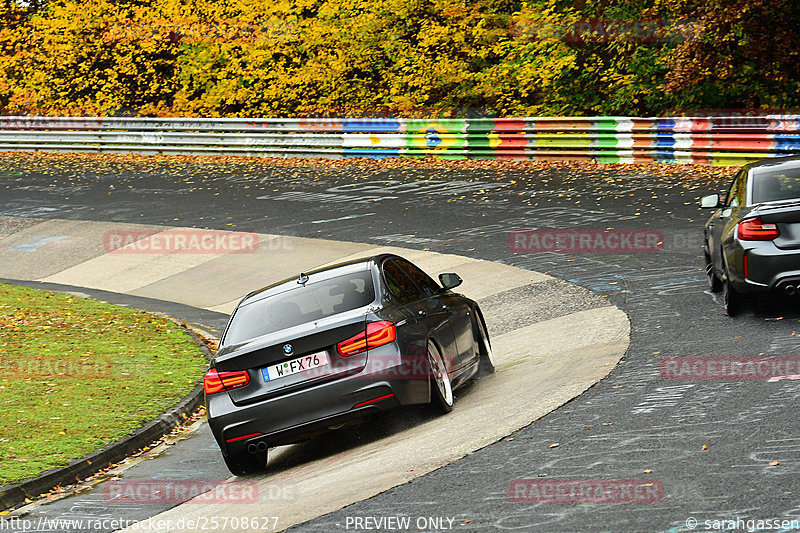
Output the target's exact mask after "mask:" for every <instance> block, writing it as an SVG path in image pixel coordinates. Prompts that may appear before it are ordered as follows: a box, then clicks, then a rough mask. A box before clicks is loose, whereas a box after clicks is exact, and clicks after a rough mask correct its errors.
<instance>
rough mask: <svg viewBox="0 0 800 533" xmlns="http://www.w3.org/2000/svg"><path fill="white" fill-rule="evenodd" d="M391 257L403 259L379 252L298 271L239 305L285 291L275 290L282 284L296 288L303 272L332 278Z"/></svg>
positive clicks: (252, 293)
mask: <svg viewBox="0 0 800 533" xmlns="http://www.w3.org/2000/svg"><path fill="white" fill-rule="evenodd" d="M389 257H395V258H400V259H402V258H401V257H400V256H398V255H395V254H377V255H372V256H368V257H362V258H360V259H353V260H350V261H344V262H341V263H336V264H334V265H328V266H324V267H321V268H317V269H314V270H309V271H308V272H302V273H301V272H298V273H297V275H296V276H292V277H290V278H286V279H283V280H281V281H278V282H276V283H273V284H271V285H267V286H266V287H262V288H260V289H257V290H255V291H252V292H251V293H249V294H248V295H247V296H245V297H244V298H242V300H241V301H240V302H239V305H244V304H248V303H252V302H254V301H257V300H261V299H262V298H267V297H269V296H272V295H274V294H278V293H281V292H284V291H283V290H275V289H279V288H280V287H281V286H282V285H285V286H286V287H285V289H286V290H288V289H289V288H294V286H295V284H296V283H297V282H298V280H299V279H300V276H301V275H302V274H305V275H307V276H314V277H315V278H316V279H315V281H319V280H324V279H330V278H334V277H338V276H344V275H347V274H354V273H356V272H363V271H365V270H369V269H370V268H372V266H373V265H377V264H380V263H381V262H382V261H383V260H384V259H387V258H389ZM320 274H322V275H320Z"/></svg>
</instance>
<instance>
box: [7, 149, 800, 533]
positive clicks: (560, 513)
mask: <svg viewBox="0 0 800 533" xmlns="http://www.w3.org/2000/svg"><path fill="white" fill-rule="evenodd" d="M31 161H32V160H31V159H30V158H25V159H24V160H21V162H15V161H14V160H13V159H8V158H5V159H2V160H0V191H2V193H0V216H7V217H35V218H57V219H72V220H95V221H103V222H110V223H115V222H116V223H137V224H153V225H174V226H182V227H183V226H194V227H205V228H214V229H225V230H240V231H254V232H259V233H270V234H283V235H292V236H298V237H312V238H324V239H333V240H341V241H352V242H362V243H368V244H373V245H393V246H404V247H408V248H413V249H418V250H422V249H428V250H431V251H435V252H441V253H451V254H459V255H466V256H469V257H474V258H480V259H486V260H490V261H497V262H501V263H506V264H509V265H514V266H517V267H521V268H525V269H530V270H535V271H539V272H545V273H547V274H549V275H551V276H554V277H557V278H561V279H564V280H568V281H572V282H574V283H577V284H578V285H581V286H583V287H585V288H587V289H590V290H592V291H595V292H597V293H599V295H600V297H604V298H607V299H608V300H609V301H610V302H611V303H613V304H614V305H617V306H618V307H620V308H621V309H623V310H624V311H626V312H627V313H628V314H629V315H630V317H631V323H632V339H631V345H630V348H629V350H628V353H627V354H626V356H625V358H624V360H623V361H622V362H621V363H620V364H619V365H618V366H617V367H616V368H615V369H614V370H613V371H612V373H611V374H610V375H609V377H607V378H606V379H604V380H603V381H601V382H600V383H599V384H597V385H596V386H595V387H593V388H591V389H590V390H589V391H587V392H586V393H584V394H583V395H582V396H580V397H579V398H577V399H575V400H573V401H572V402H570V403H568V404H566V405H564V406H562V407H560V408H559V409H557V410H555V411H554V412H552V413H550V414H548V415H547V416H545V417H543V418H541V419H540V420H537V421H536V422H535V423H533V424H532V425H530V426H528V427H526V428H525V429H522V430H520V431H518V432H516V433H515V434H513V435H511V436H509V437H508V438H505V439H502V440H500V441H499V442H497V443H495V444H492V445H490V446H488V447H486V448H483V449H482V450H480V451H478V452H475V453H473V454H471V455H468V456H467V457H465V458H463V459H461V460H459V461H457V462H455V463H453V464H450V465H448V466H446V467H443V468H440V469H439V470H436V471H434V472H432V473H430V474H428V475H426V476H423V477H420V478H417V479H415V480H414V481H412V482H410V483H407V484H404V485H401V486H398V487H396V488H394V489H391V490H388V491H386V492H383V493H381V494H379V495H377V496H375V497H372V498H369V499H367V500H365V501H362V502H359V503H356V504H354V505H351V506H348V507H346V508H344V509H341V510H339V511H337V512H334V513H331V514H328V515H325V516H322V517H320V518H317V519H315V520H313V521H311V522H307V523H304V524H300V525H298V526H295V527H293V528H291V530H292V531H295V530H296V531H339V530H357V529H362V530H363V529H367V527H368V526H376V525H377V524H380V525H381V526H380V527H372V529H373V530H400V527H399V526H400V525H402V524H403V522H402V521H391V522H390V521H386V520H385V519H386V518H387V517H399V518H402V517H408V518H410V524H411V526H410V528H411V529H413V530H420V529H422V530H426V531H431V530H435V531H440V530H460V531H498V530H510V531H599V530H606V531H666V530H671V531H692V530H724V529H725V527H726V526H733V527H727V530H737V529H738V530H742V531H743V530H745V529H746V526H747V524H748V522H747V521H748V520H752V521H753V522H750V523H749V524H752V525H753V526H754V528H755V527H759V525H758V524H759V523H758V521H759V520H760V521H762V522H761V523H760V527H761V528H762V530H772V531H779V530H781V528H780V527H772V525H770V526H769V527H768V526H767V523H766V522H765V521H767V520H771V521H773V523H774V521H776V520H791V519H798V520H800V497H798V496H799V495H800V476H798V474H799V473H800V437H797V436H796V435H795V433H796V431H797V428H798V425H800V422H798V416H797V415H798V409H797V407H796V404H795V401H796V399H797V397H798V394H799V393H800V389H799V388H798V387H799V386H800V384H798V383H796V379H795V378H797V376H785V379H779V380H773V381H767V380H763V379H762V380H744V379H728V380H710V381H709V380H693V379H681V380H674V379H665V378H664V377H663V376H662V374H661V372H660V363H661V361H662V358H665V357H692V356H717V357H727V356H736V357H757V356H774V357H797V356H800V345H799V343H798V339H797V335H796V331H797V330H798V329H800V328H799V327H798V319H800V313H798V310H797V304H796V302H795V301H783V300H771V301H767V302H764V303H762V304H760V305H756V306H753V307H752V308H751V309H750V310H748V311H747V312H745V313H744V314H743V315H742V316H739V317H736V318H730V317H727V316H725V315H724V313H723V308H722V303H721V301H720V298H719V296H717V295H711V294H710V293H708V292H707V288H706V280H705V277H704V273H703V269H702V253H701V249H700V242H701V235H702V223H703V221H704V220H705V218H706V217H707V215H708V213H707V212H703V211H701V210H700V209H699V208H698V207H697V200H698V198H699V197H700V196H702V195H704V194H707V193H708V192H717V191H719V190H721V189H722V188H724V187H725V185H726V184H727V180H728V178H727V177H706V176H703V175H702V174H698V173H697V172H692V173H689V172H688V171H687V172H686V174H685V175H683V174H682V173H681V172H679V171H674V170H673V171H669V172H668V171H666V170H664V171H655V170H653V169H652V168H641V167H633V166H632V167H625V166H614V167H601V166H597V167H595V168H594V169H584V170H578V169H573V168H571V167H569V166H563V167H558V166H551V167H530V168H527V169H526V168H515V167H513V166H506V167H497V168H492V167H487V168H479V169H473V170H469V169H466V168H462V167H454V168H445V167H441V168H433V169H422V168H415V167H413V166H407V167H403V166H399V167H398V168H382V167H373V166H367V167H357V166H343V165H337V166H335V167H333V168H328V167H326V163H324V162H323V163H319V165H310V166H268V165H265V164H263V163H252V164H250V163H248V162H247V161H244V162H233V163H200V164H193V163H191V162H189V161H179V162H163V161H156V160H148V161H147V162H146V163H142V164H134V163H130V162H126V161H125V160H121V161H119V162H114V161H111V162H108V161H104V162H102V163H91V164H90V163H88V162H81V160H79V159H78V160H73V161H72V162H71V163H70V164H57V163H55V160H53V159H44V160H42V161H38V162H36V163H35V164H33V163H32V162H31ZM86 161H89V160H86ZM730 175H731V176H732V172H731V173H730ZM532 228H550V229H556V230H562V231H563V230H570V229H582V230H604V229H607V228H616V229H625V228H627V229H634V230H651V231H658V232H661V234H662V235H663V249H661V251H659V252H657V253H636V254H624V255H623V254H615V253H570V254H562V253H521V254H515V253H514V252H513V251H512V249H511V248H510V246H509V233H510V232H513V231H515V230H525V229H532ZM518 394H519V395H524V394H525V390H519V391H518ZM505 401H507V402H509V403H513V402H515V401H518V399H515V397H514V395H511V396H509V397H508V398H506V399H505ZM197 431H198V432H200V431H202V427H200V428H198V429H197ZM185 442H191V439H189V440H188V441H185ZM556 444H557V445H556ZM179 445H180V444H179ZM337 446H338V444H337ZM337 449H338V448H337ZM206 452H207V451H206V450H197V449H193V448H192V447H191V446H185V447H184V448H183V449H181V450H178V449H177V446H176V449H174V450H170V453H172V454H173V455H175V454H177V456H178V457H181V458H182V459H180V460H182V461H188V460H194V459H200V464H206V465H209V464H210V463H212V462H213V461H214V458H213V454H211V453H208V454H207V453H206ZM333 456H334V457H335V454H334V455H333ZM208 468H210V469H213V468H217V469H218V471H219V469H220V468H222V469H224V467H223V466H222V465H221V461H220V462H219V464H217V465H213V466H209V467H208ZM220 472H221V471H220ZM218 475H222V474H218ZM525 478H534V479H536V480H542V479H544V480H550V481H552V482H554V483H557V482H558V481H564V480H572V481H575V480H586V481H587V482H598V481H603V480H606V481H609V480H647V481H648V485H649V486H651V487H654V489H652V490H654V491H656V492H658V494H657V497H655V498H651V501H630V502H624V503H622V502H619V501H617V502H608V501H606V502H597V503H586V502H583V503H575V502H559V503H541V502H540V503H530V502H519V501H513V500H512V498H510V497H509V487H510V484H512V483H513V482H514V480H518V479H525ZM659 491H660V492H659ZM65 501H69V500H65ZM308 505H310V506H313V505H314V502H309V503H308ZM154 511H156V512H158V510H154ZM382 517H383V518H384V521H383V522H376V521H375V520H380V519H381V518H382ZM737 519H738V520H739V522H736V520H737ZM419 520H422V521H421V522H419ZM706 521H708V522H706ZM721 521H733V522H728V523H723V522H721ZM420 525H421V526H422V527H421V528H420V527H419V526H420ZM394 526H398V527H394ZM792 527H794V529H798V530H800V523H796V524H794V526H789V527H786V528H784V529H783V530H785V531H790V530H793V529H792Z"/></svg>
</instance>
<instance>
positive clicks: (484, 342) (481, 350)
mask: <svg viewBox="0 0 800 533" xmlns="http://www.w3.org/2000/svg"><path fill="white" fill-rule="evenodd" d="M475 322H476V323H477V332H476V333H477V335H476V340H477V342H478V357H479V358H480V362H479V363H478V377H485V376H488V375H490V374H494V353H493V352H492V343H491V342H489V334H488V333H487V332H486V325H485V324H484V323H483V317H481V316H480V315H476V316H475Z"/></svg>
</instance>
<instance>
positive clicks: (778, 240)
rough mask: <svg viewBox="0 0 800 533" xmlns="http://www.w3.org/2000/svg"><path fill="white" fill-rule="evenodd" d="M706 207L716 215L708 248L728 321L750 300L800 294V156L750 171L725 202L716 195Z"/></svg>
mask: <svg viewBox="0 0 800 533" xmlns="http://www.w3.org/2000/svg"><path fill="white" fill-rule="evenodd" d="M700 205H701V207H706V208H715V209H716V211H715V212H714V214H713V215H712V216H711V218H710V219H709V220H708V222H707V223H706V226H705V239H704V247H703V248H704V252H705V259H706V273H707V275H708V280H709V286H710V288H711V290H712V291H715V292H716V291H719V290H724V296H725V308H726V312H727V313H728V315H730V316H734V315H736V314H737V313H738V312H739V310H740V307H741V303H742V299H743V297H746V296H747V295H751V296H755V295H757V294H759V293H767V292H778V293H783V294H787V295H795V294H798V293H800V156H792V157H778V158H774V159H767V160H763V161H758V162H755V163H750V164H748V165H745V166H744V167H742V168H741V170H740V171H739V172H738V173H737V174H736V177H735V178H734V180H733V183H732V184H731V188H730V190H729V191H728V194H727V196H726V198H725V199H724V200H721V199H720V197H719V195H717V194H712V195H710V196H706V197H704V198H702V199H701V200H700Z"/></svg>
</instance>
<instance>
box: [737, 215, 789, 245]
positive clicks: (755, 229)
mask: <svg viewBox="0 0 800 533" xmlns="http://www.w3.org/2000/svg"><path fill="white" fill-rule="evenodd" d="M736 234H737V235H738V237H739V239H741V240H743V241H771V240H772V239H777V238H778V237H780V236H781V233H780V232H779V231H778V226H776V225H775V224H769V223H764V221H763V220H761V219H760V218H759V217H756V218H751V219H750V220H745V221H742V222H740V223H739V229H738V230H737V232H736Z"/></svg>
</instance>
